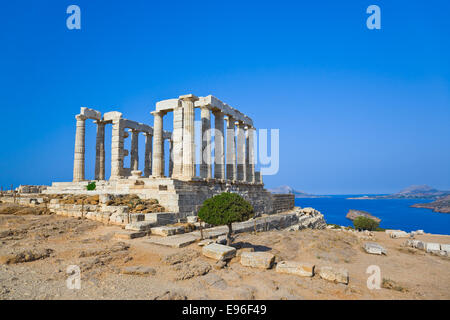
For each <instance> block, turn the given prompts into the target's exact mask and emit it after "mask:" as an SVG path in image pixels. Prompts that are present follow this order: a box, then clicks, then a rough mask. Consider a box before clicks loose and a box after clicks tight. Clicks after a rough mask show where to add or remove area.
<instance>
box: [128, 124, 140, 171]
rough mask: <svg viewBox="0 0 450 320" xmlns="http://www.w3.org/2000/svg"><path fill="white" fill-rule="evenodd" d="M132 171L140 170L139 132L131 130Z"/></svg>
mask: <svg viewBox="0 0 450 320" xmlns="http://www.w3.org/2000/svg"><path fill="white" fill-rule="evenodd" d="M130 169H131V171H134V170H139V131H138V130H133V129H132V130H131V150H130Z"/></svg>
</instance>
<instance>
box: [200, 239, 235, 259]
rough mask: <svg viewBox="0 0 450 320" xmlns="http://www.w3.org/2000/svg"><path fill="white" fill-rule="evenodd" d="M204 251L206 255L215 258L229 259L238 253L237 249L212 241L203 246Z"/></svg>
mask: <svg viewBox="0 0 450 320" xmlns="http://www.w3.org/2000/svg"><path fill="white" fill-rule="evenodd" d="M202 253H203V255H204V256H205V257H208V258H211V259H215V260H229V259H232V258H234V256H235V255H236V249H235V248H233V247H229V246H225V245H223V244H218V243H211V244H208V245H206V246H204V247H203V249H202Z"/></svg>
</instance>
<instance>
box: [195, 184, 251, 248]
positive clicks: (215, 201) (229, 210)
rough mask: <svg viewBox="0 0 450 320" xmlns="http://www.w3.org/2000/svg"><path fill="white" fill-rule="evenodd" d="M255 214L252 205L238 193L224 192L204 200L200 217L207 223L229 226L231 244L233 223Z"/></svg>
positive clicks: (228, 237) (228, 235) (199, 212)
mask: <svg viewBox="0 0 450 320" xmlns="http://www.w3.org/2000/svg"><path fill="white" fill-rule="evenodd" d="M253 214H254V209H253V207H252V205H251V204H250V203H249V202H248V201H246V200H245V199H244V198H242V197H241V196H240V195H238V194H236V193H229V192H224V193H221V194H219V195H216V196H214V197H212V198H209V199H207V200H205V201H204V202H203V205H202V207H201V208H200V210H199V211H198V217H199V218H200V219H201V220H202V221H205V222H206V223H209V224H212V225H215V226H218V225H226V226H228V234H227V244H228V245H230V244H231V233H232V232H233V229H232V225H231V224H232V223H233V222H240V221H246V220H248V219H250V218H251V217H252V216H253Z"/></svg>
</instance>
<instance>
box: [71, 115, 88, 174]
mask: <svg viewBox="0 0 450 320" xmlns="http://www.w3.org/2000/svg"><path fill="white" fill-rule="evenodd" d="M75 119H77V129H76V133H75V154H74V160H73V181H74V182H78V181H83V180H84V153H85V132H86V117H85V116H83V115H81V114H78V115H76V116H75Z"/></svg>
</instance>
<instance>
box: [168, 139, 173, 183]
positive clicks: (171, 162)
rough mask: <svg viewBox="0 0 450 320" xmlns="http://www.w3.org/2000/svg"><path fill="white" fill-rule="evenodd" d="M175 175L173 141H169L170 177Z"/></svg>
mask: <svg viewBox="0 0 450 320" xmlns="http://www.w3.org/2000/svg"><path fill="white" fill-rule="evenodd" d="M172 175H173V140H172V139H170V140H169V177H172Z"/></svg>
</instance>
